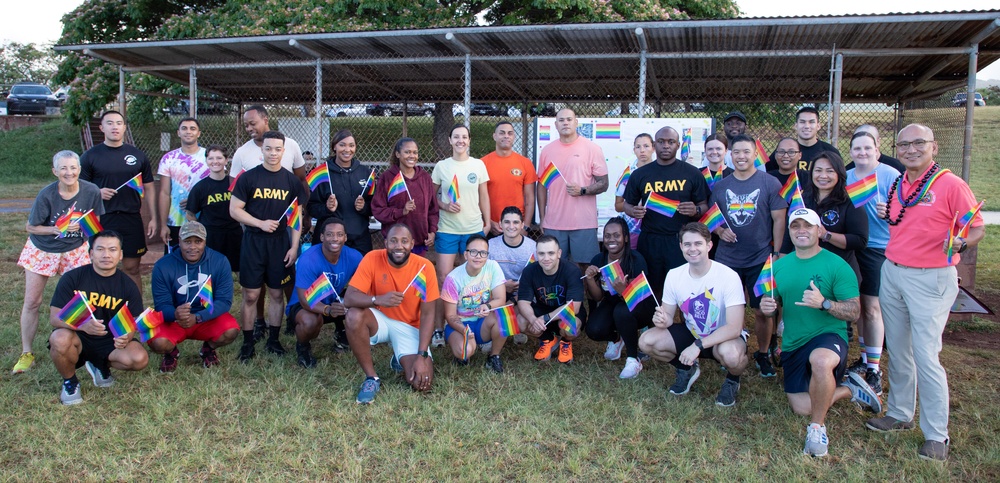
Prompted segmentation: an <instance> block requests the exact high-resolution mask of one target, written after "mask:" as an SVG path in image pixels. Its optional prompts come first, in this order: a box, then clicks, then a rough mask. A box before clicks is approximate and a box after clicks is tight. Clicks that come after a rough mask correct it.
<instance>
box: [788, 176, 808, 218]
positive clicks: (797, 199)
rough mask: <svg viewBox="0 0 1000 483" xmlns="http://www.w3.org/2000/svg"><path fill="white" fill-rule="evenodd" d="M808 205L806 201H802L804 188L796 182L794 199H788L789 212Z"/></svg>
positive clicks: (793, 193)
mask: <svg viewBox="0 0 1000 483" xmlns="http://www.w3.org/2000/svg"><path fill="white" fill-rule="evenodd" d="M805 207H806V203H805V201H802V189H801V188H799V184H798V183H795V191H794V192H792V199H791V200H789V201H788V212H789V213H791V212H793V211H795V210H801V209H803V208H805Z"/></svg>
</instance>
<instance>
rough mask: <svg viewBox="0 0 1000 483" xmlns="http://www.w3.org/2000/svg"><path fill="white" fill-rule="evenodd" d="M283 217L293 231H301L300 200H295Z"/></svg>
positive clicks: (286, 209)
mask: <svg viewBox="0 0 1000 483" xmlns="http://www.w3.org/2000/svg"><path fill="white" fill-rule="evenodd" d="M281 216H282V218H285V219H286V220H287V222H288V226H290V227H292V229H293V230H301V229H302V209H301V208H300V207H299V199H298V198H295V199H294V200H292V204H290V205H288V208H285V212H284V213H282V214H281Z"/></svg>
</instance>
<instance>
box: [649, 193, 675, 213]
mask: <svg viewBox="0 0 1000 483" xmlns="http://www.w3.org/2000/svg"><path fill="white" fill-rule="evenodd" d="M679 204H680V202H679V201H676V200H672V199H670V198H667V197H666V196H663V195H661V194H659V193H657V192H655V191H650V192H649V196H648V197H647V198H646V204H645V205H643V206H645V207H646V208H647V209H649V210H653V211H655V212H657V213H659V214H661V215H663V216H666V217H668V218H672V217H673V216H674V213H677V206H678V205H679Z"/></svg>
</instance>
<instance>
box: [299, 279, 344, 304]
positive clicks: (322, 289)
mask: <svg viewBox="0 0 1000 483" xmlns="http://www.w3.org/2000/svg"><path fill="white" fill-rule="evenodd" d="M335 293H337V289H335V288H334V287H333V284H332V283H330V279H329V278H327V276H326V274H325V273H321V274H319V276H318V277H316V280H315V281H313V283H312V285H310V286H309V288H307V289H306V303H307V304H309V307H315V306H316V304H318V303H320V302H322V301H323V299H325V298H327V297H328V296H330V295H331V294H335Z"/></svg>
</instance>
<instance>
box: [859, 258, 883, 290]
mask: <svg viewBox="0 0 1000 483" xmlns="http://www.w3.org/2000/svg"><path fill="white" fill-rule="evenodd" d="M854 254H855V255H856V256H857V257H858V267H860V268H861V285H860V287H858V288H859V289H860V291H861V295H870V296H872V297H878V290H879V288H881V287H882V264H883V263H885V248H865V249H862V250H855V251H854Z"/></svg>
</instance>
